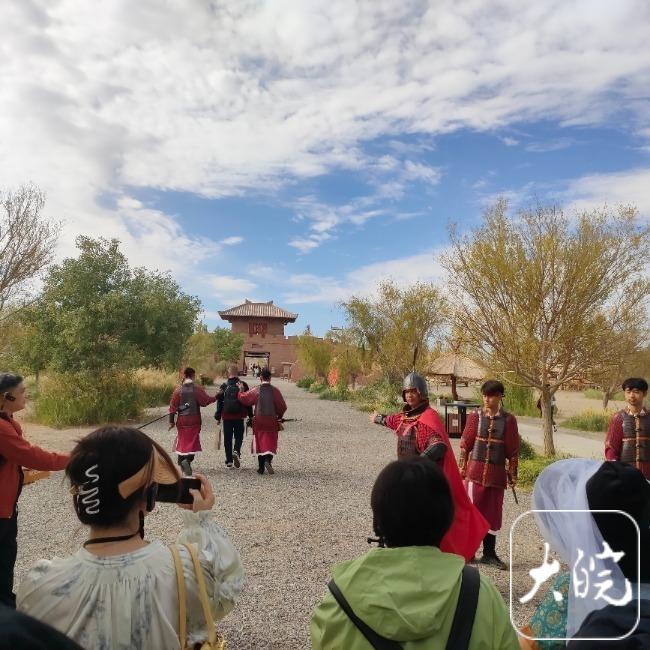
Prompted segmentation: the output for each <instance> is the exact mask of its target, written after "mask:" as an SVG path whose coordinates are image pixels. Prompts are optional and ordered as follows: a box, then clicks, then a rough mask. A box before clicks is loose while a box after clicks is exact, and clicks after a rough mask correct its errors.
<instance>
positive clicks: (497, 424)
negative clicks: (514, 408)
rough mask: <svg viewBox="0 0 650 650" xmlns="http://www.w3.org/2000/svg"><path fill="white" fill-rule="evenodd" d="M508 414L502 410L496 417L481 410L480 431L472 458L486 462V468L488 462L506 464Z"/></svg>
mask: <svg viewBox="0 0 650 650" xmlns="http://www.w3.org/2000/svg"><path fill="white" fill-rule="evenodd" d="M506 416H507V413H506V412H505V411H501V412H500V413H499V414H498V415H496V417H493V418H490V417H488V416H487V415H485V414H484V413H483V411H482V410H481V411H479V414H478V432H477V434H476V441H475V442H474V447H473V448H472V454H471V456H470V459H471V460H473V461H477V462H479V463H485V469H486V470H487V465H488V463H489V464H490V465H502V466H505V462H506V452H505V445H504V440H505V434H506Z"/></svg>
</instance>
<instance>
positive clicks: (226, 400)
mask: <svg viewBox="0 0 650 650" xmlns="http://www.w3.org/2000/svg"><path fill="white" fill-rule="evenodd" d="M240 384H241V386H242V389H241V390H242V391H244V392H245V391H247V390H248V384H247V383H246V382H245V381H241V380H240V379H239V376H238V372H237V366H234V365H233V366H229V367H228V381H226V382H225V383H224V384H221V387H220V388H219V392H218V393H217V410H216V412H215V414H214V419H215V420H216V421H217V425H219V424H220V423H221V420H223V439H224V449H225V452H226V467H228V468H229V469H230V468H231V467H233V464H234V466H235V467H236V468H237V469H239V467H241V445H242V441H243V440H244V420H245V419H246V418H247V417H248V419H249V420H251V419H252V417H253V407H252V406H248V407H246V406H242V404H241V403H240V402H239V400H238V399H237V395H238V394H239V390H240V389H239V385H240ZM233 438H234V445H233Z"/></svg>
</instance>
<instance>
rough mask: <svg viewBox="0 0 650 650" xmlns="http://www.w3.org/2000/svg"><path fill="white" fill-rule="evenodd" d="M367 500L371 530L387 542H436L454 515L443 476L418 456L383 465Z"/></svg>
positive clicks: (395, 543)
mask: <svg viewBox="0 0 650 650" xmlns="http://www.w3.org/2000/svg"><path fill="white" fill-rule="evenodd" d="M370 503H371V506H372V515H373V527H374V529H375V534H376V535H378V536H379V537H380V538H382V539H383V540H384V543H385V544H386V545H387V546H393V547H394V546H440V541H441V540H442V538H443V537H444V536H445V533H446V532H447V531H448V530H449V527H450V526H451V522H452V521H453V519H454V502H453V501H452V498H451V490H450V489H449V483H447V478H446V476H445V475H444V473H443V471H442V470H441V469H440V468H439V467H438V466H437V465H436V464H435V463H432V462H431V461H430V460H428V459H427V458H421V457H419V456H418V457H415V458H409V459H407V460H397V461H394V462H392V463H390V464H388V465H386V467H384V469H383V470H382V471H381V472H380V473H379V476H378V477H377V480H376V481H375V485H374V486H373V488H372V495H371V497H370Z"/></svg>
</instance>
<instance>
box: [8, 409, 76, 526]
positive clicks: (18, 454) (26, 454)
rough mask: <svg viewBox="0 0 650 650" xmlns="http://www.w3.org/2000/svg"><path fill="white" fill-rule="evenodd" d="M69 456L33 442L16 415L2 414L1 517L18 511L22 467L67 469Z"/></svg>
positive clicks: (10, 515) (9, 515) (9, 516)
mask: <svg viewBox="0 0 650 650" xmlns="http://www.w3.org/2000/svg"><path fill="white" fill-rule="evenodd" d="M69 458H70V456H69V454H59V453H57V452H55V451H45V449H41V448H40V447H37V446H36V445H32V444H30V443H29V442H28V441H27V440H25V438H23V431H22V429H21V428H20V424H18V422H16V420H14V418H9V417H7V416H4V417H1V416H0V519H10V518H11V517H12V516H13V514H14V510H15V508H16V502H17V501H18V495H19V490H20V476H21V471H22V469H21V468H22V467H27V468H29V469H40V470H53V471H56V470H61V469H65V466H66V465H67V464H68V459H69Z"/></svg>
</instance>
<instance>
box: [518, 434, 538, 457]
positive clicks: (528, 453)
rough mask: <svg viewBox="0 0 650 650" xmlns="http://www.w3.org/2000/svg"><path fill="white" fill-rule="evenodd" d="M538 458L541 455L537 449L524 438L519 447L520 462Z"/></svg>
mask: <svg viewBox="0 0 650 650" xmlns="http://www.w3.org/2000/svg"><path fill="white" fill-rule="evenodd" d="M538 456H539V454H538V453H537V451H536V450H535V447H533V445H531V444H530V442H528V441H527V440H524V439H523V438H522V439H521V445H520V447H519V460H530V459H531V458H537V457H538Z"/></svg>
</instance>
